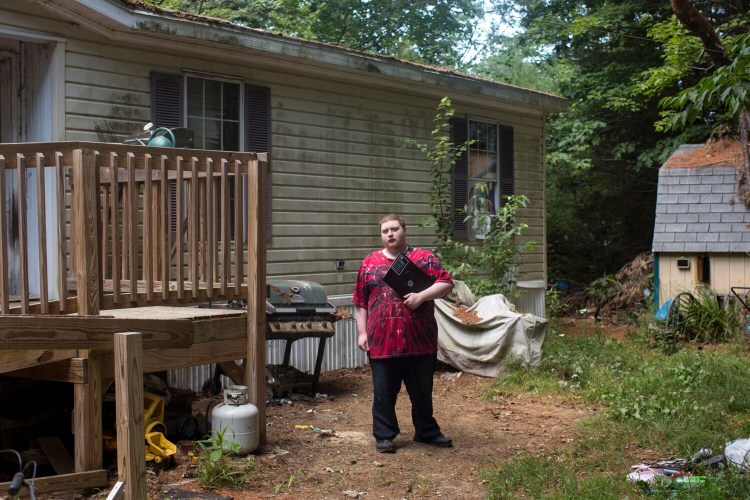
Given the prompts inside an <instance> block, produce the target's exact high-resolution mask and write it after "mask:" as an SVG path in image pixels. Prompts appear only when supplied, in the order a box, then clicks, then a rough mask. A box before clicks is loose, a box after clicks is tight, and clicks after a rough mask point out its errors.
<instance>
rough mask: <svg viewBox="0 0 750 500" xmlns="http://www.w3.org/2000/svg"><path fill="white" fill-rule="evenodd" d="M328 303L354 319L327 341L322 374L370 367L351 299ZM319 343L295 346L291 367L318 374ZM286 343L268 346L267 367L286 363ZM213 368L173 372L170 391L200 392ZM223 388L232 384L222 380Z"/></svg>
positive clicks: (303, 342) (339, 298)
mask: <svg viewBox="0 0 750 500" xmlns="http://www.w3.org/2000/svg"><path fill="white" fill-rule="evenodd" d="M328 300H329V301H330V302H331V303H332V304H333V305H335V306H337V307H339V308H340V309H343V310H344V311H346V312H347V313H349V314H350V315H351V319H342V320H339V321H337V322H336V323H335V326H336V334H335V335H334V336H333V337H331V338H329V339H328V340H327V341H326V345H325V350H324V357H323V365H322V367H321V372H327V371H333V370H338V369H340V368H356V367H358V366H363V365H365V364H367V355H366V354H365V353H364V352H362V351H360V350H359V349H358V348H357V323H356V321H354V304H352V301H351V295H344V296H331V297H328ZM319 342H320V341H319V339H312V338H311V339H302V340H297V341H295V342H294V343H293V344H292V354H291V358H290V362H289V363H290V364H291V365H292V366H293V367H295V368H297V369H298V370H300V371H303V372H308V373H312V372H313V371H315V359H316V357H317V355H318V344H319ZM285 347H286V342H285V341H284V340H269V341H268V342H266V363H267V364H269V365H280V364H281V363H282V362H283V361H284V349H285ZM213 371H214V365H213V364H210V365H201V366H192V367H188V368H179V369H176V370H170V371H169V376H168V381H169V385H170V386H171V387H179V388H182V389H191V390H193V391H201V390H202V388H203V384H204V382H206V380H208V379H209V378H211V376H212V375H213ZM222 382H223V385H224V387H226V386H227V385H230V384H231V383H232V382H231V381H230V380H229V379H228V378H226V377H222Z"/></svg>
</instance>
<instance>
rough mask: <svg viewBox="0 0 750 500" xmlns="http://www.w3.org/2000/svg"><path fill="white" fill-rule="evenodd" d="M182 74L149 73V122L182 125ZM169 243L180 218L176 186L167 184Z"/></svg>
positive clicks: (176, 229) (158, 124) (157, 125)
mask: <svg viewBox="0 0 750 500" xmlns="http://www.w3.org/2000/svg"><path fill="white" fill-rule="evenodd" d="M182 89H183V85H182V76H181V75H168V74H164V73H151V122H152V123H153V124H154V129H155V128H157V127H180V126H182V102H183V98H182ZM169 203H170V205H171V207H170V217H169V218H170V220H169V225H170V243H174V241H175V238H177V233H178V232H179V230H178V228H177V226H178V224H179V223H180V221H181V220H182V218H181V217H178V214H177V186H176V184H175V183H174V182H170V185H169Z"/></svg>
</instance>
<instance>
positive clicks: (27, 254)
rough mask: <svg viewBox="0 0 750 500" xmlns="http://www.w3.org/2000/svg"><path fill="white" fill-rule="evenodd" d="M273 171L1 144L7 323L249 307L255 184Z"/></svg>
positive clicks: (115, 148)
mask: <svg viewBox="0 0 750 500" xmlns="http://www.w3.org/2000/svg"><path fill="white" fill-rule="evenodd" d="M265 163H266V155H265V154H255V153H236V152H221V151H203V150H192V149H176V148H150V147H145V146H132V145H119V144H109V143H106V144H105V143H84V142H61V143H25V144H0V172H1V173H2V175H0V207H2V215H3V216H2V217H0V314H16V313H20V314H60V313H75V312H78V313H79V314H96V313H97V312H98V310H99V309H117V308H123V307H140V306H148V305H157V304H187V303H195V302H206V301H213V300H215V301H219V300H229V299H236V298H246V297H247V282H246V281H247V280H246V270H245V265H244V263H245V262H246V258H247V257H246V252H247V244H246V241H247V227H248V220H247V219H248V210H247V209H248V206H251V205H252V203H250V201H251V200H249V197H250V196H254V195H255V193H254V192H253V189H251V188H249V187H248V178H249V175H250V174H253V175H254V174H255V173H257V172H256V171H257V169H258V168H259V167H264V164H265ZM252 180H253V181H255V180H257V177H254V178H253V179H252ZM251 184H252V185H253V186H255V183H251Z"/></svg>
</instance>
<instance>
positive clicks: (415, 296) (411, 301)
mask: <svg viewBox="0 0 750 500" xmlns="http://www.w3.org/2000/svg"><path fill="white" fill-rule="evenodd" d="M404 304H406V307H408V308H409V309H411V310H412V311H414V310H415V309H416V308H418V307H419V306H421V305H422V304H424V299H423V298H422V295H421V293H407V294H406V296H405V297H404Z"/></svg>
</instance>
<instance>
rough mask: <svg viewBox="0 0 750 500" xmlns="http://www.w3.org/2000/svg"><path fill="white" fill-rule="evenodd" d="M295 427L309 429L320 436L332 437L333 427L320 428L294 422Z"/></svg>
mask: <svg viewBox="0 0 750 500" xmlns="http://www.w3.org/2000/svg"><path fill="white" fill-rule="evenodd" d="M294 428H295V429H311V430H313V431H315V432H319V433H320V434H319V436H320V437H321V438H324V437H332V436H333V435H334V432H333V429H321V428H320V427H315V426H314V425H308V424H296V425H295V426H294Z"/></svg>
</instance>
